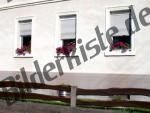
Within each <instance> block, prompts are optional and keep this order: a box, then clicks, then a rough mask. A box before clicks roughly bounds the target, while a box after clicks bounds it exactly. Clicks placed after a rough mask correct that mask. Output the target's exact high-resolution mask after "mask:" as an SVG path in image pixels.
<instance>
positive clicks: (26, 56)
mask: <svg viewBox="0 0 150 113" xmlns="http://www.w3.org/2000/svg"><path fill="white" fill-rule="evenodd" d="M14 58H33V56H32V55H15V56H14Z"/></svg>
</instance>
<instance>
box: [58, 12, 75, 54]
mask: <svg viewBox="0 0 150 113" xmlns="http://www.w3.org/2000/svg"><path fill="white" fill-rule="evenodd" d="M59 21H60V39H59V42H60V41H61V45H60V47H57V48H56V53H57V55H60V54H63V55H65V56H69V55H70V53H71V52H72V51H73V50H75V47H76V15H65V16H60V17H59Z"/></svg>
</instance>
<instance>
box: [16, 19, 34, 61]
mask: <svg viewBox="0 0 150 113" xmlns="http://www.w3.org/2000/svg"><path fill="white" fill-rule="evenodd" d="M26 20H31V22H32V25H31V53H30V54H25V55H17V54H16V49H17V48H20V47H21V42H22V41H21V40H22V39H20V38H21V37H20V35H19V34H20V27H19V21H26ZM33 23H34V17H33V16H28V17H17V18H16V19H15V45H14V58H33V49H32V48H33V41H32V40H33V26H34V25H33ZM18 46H19V47H18Z"/></svg>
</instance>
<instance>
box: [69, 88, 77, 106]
mask: <svg viewBox="0 0 150 113" xmlns="http://www.w3.org/2000/svg"><path fill="white" fill-rule="evenodd" d="M76 94H77V87H76V86H71V98H70V99H71V107H76V101H77V95H76Z"/></svg>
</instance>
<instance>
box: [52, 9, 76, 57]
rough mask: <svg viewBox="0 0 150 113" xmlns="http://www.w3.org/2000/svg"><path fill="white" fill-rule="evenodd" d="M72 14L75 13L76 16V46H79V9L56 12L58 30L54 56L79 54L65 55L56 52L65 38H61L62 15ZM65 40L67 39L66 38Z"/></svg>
mask: <svg viewBox="0 0 150 113" xmlns="http://www.w3.org/2000/svg"><path fill="white" fill-rule="evenodd" d="M70 15H75V17H76V33H75V36H76V37H75V42H76V45H75V47H77V37H78V12H77V11H70V12H59V13H57V14H56V32H55V49H54V55H55V56H54V57H56V58H58V57H78V55H75V56H65V55H63V54H61V55H59V56H58V55H57V53H56V48H57V47H58V46H59V45H58V43H62V44H63V41H62V40H63V39H61V18H60V17H61V16H70ZM64 40H65V39H64ZM76 53H77V51H76Z"/></svg>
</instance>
